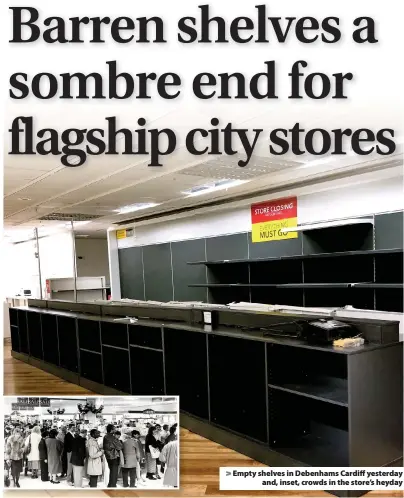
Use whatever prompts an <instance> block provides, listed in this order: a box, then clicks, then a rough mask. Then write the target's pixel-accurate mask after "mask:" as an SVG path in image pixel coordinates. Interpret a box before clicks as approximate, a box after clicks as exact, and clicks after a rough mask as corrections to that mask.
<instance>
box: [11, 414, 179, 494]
mask: <svg viewBox="0 0 404 498" xmlns="http://www.w3.org/2000/svg"><path fill="white" fill-rule="evenodd" d="M148 426H149V427H148V429H147V435H146V438H145V440H144V441H143V438H142V437H141V434H140V432H139V431H138V430H136V429H133V427H122V430H118V429H119V428H117V427H115V426H114V425H113V424H108V425H107V426H106V427H105V435H102V434H101V431H100V430H99V429H97V428H94V429H91V430H90V431H89V432H88V431H87V429H85V428H83V426H81V425H78V424H74V423H72V424H69V425H68V426H65V427H61V428H60V429H57V428H56V427H53V426H49V425H42V427H41V426H40V425H33V426H32V425H25V426H24V424H19V425H17V426H14V427H13V428H12V430H11V433H10V429H11V428H10V427H8V428H7V429H6V433H5V461H6V462H5V463H6V468H7V470H8V471H9V472H10V473H11V477H12V480H13V484H14V486H15V487H17V488H19V487H20V478H21V475H22V474H23V475H24V477H26V478H28V477H29V474H30V477H31V479H38V478H39V477H40V478H41V480H42V481H49V482H50V483H51V484H55V485H56V484H59V483H60V482H61V479H62V478H66V481H67V483H68V484H69V485H70V486H74V487H76V488H83V487H87V486H88V485H89V487H91V488H96V487H108V488H116V487H118V486H119V485H122V486H123V487H125V488H127V487H131V488H135V487H137V486H145V485H147V481H148V480H153V481H154V480H157V479H163V485H164V486H168V487H178V477H177V475H178V441H177V424H174V425H173V426H171V427H168V426H167V425H163V426H161V425H159V424H157V425H151V424H148ZM87 479H88V481H87ZM118 481H119V482H120V483H121V482H122V484H119V485H118ZM24 487H29V486H24Z"/></svg>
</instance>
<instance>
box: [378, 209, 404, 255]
mask: <svg viewBox="0 0 404 498" xmlns="http://www.w3.org/2000/svg"><path fill="white" fill-rule="evenodd" d="M403 223H404V217H403V211H400V212H397V213H387V214H379V215H376V216H375V239H376V249H399V248H402V247H403Z"/></svg>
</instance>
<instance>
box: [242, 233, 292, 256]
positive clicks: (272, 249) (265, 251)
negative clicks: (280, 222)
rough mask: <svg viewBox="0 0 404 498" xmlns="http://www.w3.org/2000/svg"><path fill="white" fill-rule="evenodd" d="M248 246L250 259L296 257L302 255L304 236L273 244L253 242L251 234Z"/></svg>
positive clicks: (275, 241)
mask: <svg viewBox="0 0 404 498" xmlns="http://www.w3.org/2000/svg"><path fill="white" fill-rule="evenodd" d="M248 246H249V252H250V256H249V257H250V259H255V258H279V257H280V256H295V255H297V254H302V235H301V234H299V237H298V238H297V239H287V240H273V241H272V242H255V243H253V242H252V241H251V233H249V234H248Z"/></svg>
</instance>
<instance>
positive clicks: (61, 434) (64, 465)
mask: <svg viewBox="0 0 404 498" xmlns="http://www.w3.org/2000/svg"><path fill="white" fill-rule="evenodd" d="M56 430H57V429H56ZM66 434H67V427H65V426H64V425H62V427H61V428H60V430H59V431H58V435H57V439H59V440H60V441H62V443H63V445H64V444H65V437H66ZM65 475H67V454H66V452H65V451H63V455H62V476H61V477H64V476H65Z"/></svg>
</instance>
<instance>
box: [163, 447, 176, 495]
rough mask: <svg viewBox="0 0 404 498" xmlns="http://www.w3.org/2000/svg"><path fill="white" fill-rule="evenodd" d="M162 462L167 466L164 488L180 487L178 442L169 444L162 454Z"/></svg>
mask: <svg viewBox="0 0 404 498" xmlns="http://www.w3.org/2000/svg"><path fill="white" fill-rule="evenodd" d="M160 461H161V462H163V463H165V464H166V471H165V473H164V481H163V485H164V486H169V487H174V488H177V487H178V442H177V441H176V440H173V441H170V442H169V443H167V444H166V445H165V446H164V448H163V451H162V452H161V454H160Z"/></svg>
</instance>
